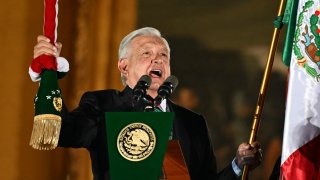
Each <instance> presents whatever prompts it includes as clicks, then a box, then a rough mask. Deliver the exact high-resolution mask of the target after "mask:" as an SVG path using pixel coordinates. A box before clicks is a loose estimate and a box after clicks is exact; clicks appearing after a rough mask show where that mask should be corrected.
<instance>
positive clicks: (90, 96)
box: [59, 87, 237, 180]
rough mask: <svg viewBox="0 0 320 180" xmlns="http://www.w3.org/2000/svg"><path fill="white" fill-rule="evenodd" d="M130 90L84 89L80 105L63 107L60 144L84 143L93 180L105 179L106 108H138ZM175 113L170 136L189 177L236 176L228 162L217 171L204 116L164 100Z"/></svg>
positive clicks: (124, 110)
mask: <svg viewBox="0 0 320 180" xmlns="http://www.w3.org/2000/svg"><path fill="white" fill-rule="evenodd" d="M132 96H133V93H132V90H131V89H130V88H129V87H126V88H125V89H124V91H122V92H119V91H117V90H103V91H95V92H87V93H85V94H84V95H83V96H82V98H81V101H80V103H79V106H78V107H77V108H76V109H75V110H73V111H72V112H68V111H67V109H66V108H65V106H64V107H63V110H62V127H61V132H60V139H59V146H60V147H74V148H79V147H85V148H87V149H88V150H89V152H90V157H91V160H92V171H93V175H94V179H95V180H106V179H108V170H109V167H108V166H109V165H108V156H107V154H108V148H107V147H106V129H105V121H104V113H105V112H133V111H140V110H141V109H140V108H139V107H136V106H135V107H133V106H132ZM167 105H168V108H169V110H170V111H172V112H174V113H175V119H174V123H173V138H174V139H177V140H179V142H180V145H181V149H182V152H183V155H184V158H185V161H186V164H187V166H188V170H189V174H190V177H191V179H192V180H194V179H195V180H197V179H199V180H205V179H237V177H236V174H235V173H234V171H233V170H232V167H231V165H229V166H227V167H226V168H225V169H224V170H222V171H221V172H220V173H217V167H216V160H215V156H214V154H213V148H212V146H211V142H210V138H209V134H208V129H207V125H206V122H205V120H204V118H203V117H202V116H200V115H198V114H196V113H194V112H192V111H190V110H187V109H185V108H183V107H181V106H178V105H176V104H174V103H172V102H171V101H168V103H167Z"/></svg>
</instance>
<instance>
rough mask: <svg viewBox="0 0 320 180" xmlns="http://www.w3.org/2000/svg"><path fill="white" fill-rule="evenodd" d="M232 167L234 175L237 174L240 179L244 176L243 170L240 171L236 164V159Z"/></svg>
mask: <svg viewBox="0 0 320 180" xmlns="http://www.w3.org/2000/svg"><path fill="white" fill-rule="evenodd" d="M231 165H232V169H233V171H234V173H236V175H237V176H238V177H239V176H241V175H242V169H240V168H239V167H238V165H237V164H236V158H234V159H233V161H232V163H231Z"/></svg>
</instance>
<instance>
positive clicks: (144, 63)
mask: <svg viewBox="0 0 320 180" xmlns="http://www.w3.org/2000/svg"><path fill="white" fill-rule="evenodd" d="M120 61H122V62H119V65H120V66H119V65H118V66H119V68H120V71H121V72H122V74H123V75H125V76H126V77H127V82H126V83H127V85H128V86H129V87H131V88H134V86H135V85H136V84H137V82H138V80H139V78H140V77H141V76H142V75H145V74H147V75H149V76H150V77H151V80H152V83H151V85H150V88H149V91H157V90H158V88H159V87H160V85H161V84H162V83H163V81H164V80H165V79H166V78H167V77H169V76H170V55H169V50H168V49H167V47H166V45H165V44H164V42H163V40H162V39H161V38H159V37H156V36H138V37H136V38H134V39H133V40H132V41H131V44H130V45H129V48H128V56H127V58H125V59H122V60H120ZM121 64H122V65H121ZM121 67H122V70H121Z"/></svg>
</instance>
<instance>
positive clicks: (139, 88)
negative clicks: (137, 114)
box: [133, 75, 151, 102]
mask: <svg viewBox="0 0 320 180" xmlns="http://www.w3.org/2000/svg"><path fill="white" fill-rule="evenodd" d="M150 84H151V78H150V77H149V76H148V75H143V76H141V77H140V79H139V80H138V82H137V84H136V85H135V87H134V88H133V100H134V101H135V102H139V101H140V100H141V98H143V97H144V96H145V95H146V90H147V89H148V88H149V87H150Z"/></svg>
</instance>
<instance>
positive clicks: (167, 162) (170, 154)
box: [161, 140, 190, 180]
mask: <svg viewBox="0 0 320 180" xmlns="http://www.w3.org/2000/svg"><path fill="white" fill-rule="evenodd" d="M162 171H163V177H161V180H190V176H189V172H188V168H187V166H186V163H185V161H184V157H183V155H182V151H181V148H180V145H179V141H177V140H171V141H169V142H168V149H167V152H166V154H165V158H164V161H163V168H162Z"/></svg>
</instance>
